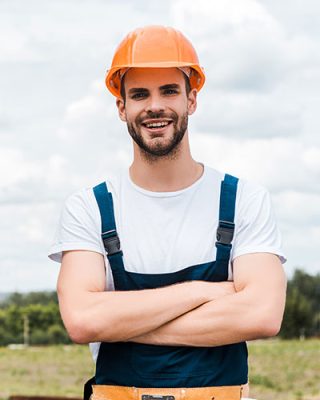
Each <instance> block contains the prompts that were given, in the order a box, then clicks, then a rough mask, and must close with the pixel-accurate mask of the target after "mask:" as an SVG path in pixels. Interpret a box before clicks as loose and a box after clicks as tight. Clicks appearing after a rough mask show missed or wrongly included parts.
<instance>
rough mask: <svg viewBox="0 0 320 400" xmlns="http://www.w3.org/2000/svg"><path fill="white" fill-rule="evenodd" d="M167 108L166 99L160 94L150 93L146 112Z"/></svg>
mask: <svg viewBox="0 0 320 400" xmlns="http://www.w3.org/2000/svg"><path fill="white" fill-rule="evenodd" d="M164 110H165V104H164V99H163V98H161V96H160V95H159V94H155V93H153V94H150V96H149V98H148V102H147V104H146V112H149V113H151V112H152V113H159V112H163V111H164Z"/></svg>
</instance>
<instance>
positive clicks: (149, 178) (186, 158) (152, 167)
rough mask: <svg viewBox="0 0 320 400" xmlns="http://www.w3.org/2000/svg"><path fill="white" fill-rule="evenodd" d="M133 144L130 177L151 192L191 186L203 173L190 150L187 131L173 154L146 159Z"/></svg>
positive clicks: (201, 167) (169, 190)
mask: <svg viewBox="0 0 320 400" xmlns="http://www.w3.org/2000/svg"><path fill="white" fill-rule="evenodd" d="M133 145H134V160H133V163H132V164H131V166H130V168H129V173H130V178H131V180H132V181H133V182H134V183H135V184H136V185H137V186H140V187H142V188H143V189H146V190H150V191H153V192H174V191H177V190H182V189H185V188H187V187H188V186H191V185H192V184H193V183H194V182H196V181H197V180H198V179H199V178H200V177H201V175H202V173H203V165H202V164H199V163H198V162H196V161H195V160H194V159H193V158H192V156H191V152H190V146H189V141H188V135H187V132H186V134H185V137H184V138H183V140H182V141H181V142H180V146H179V149H178V151H177V152H176V154H175V156H174V157H172V158H170V157H160V158H158V159H155V160H153V161H150V160H147V159H146V158H145V157H144V156H143V154H141V151H140V149H139V147H138V146H137V145H136V143H134V144H133Z"/></svg>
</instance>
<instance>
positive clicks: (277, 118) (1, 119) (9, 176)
mask: <svg viewBox="0 0 320 400" xmlns="http://www.w3.org/2000/svg"><path fill="white" fill-rule="evenodd" d="M319 15H320V3H319V2H318V1H316V0H304V1H302V0H301V1H299V0H290V1H289V0H282V1H278V0H264V1H263V0H224V1H223V2H222V1H220V0H197V1H196V2H195V1H190V0H183V1H180V0H171V1H169V0H162V1H157V2H154V1H148V2H147V1H145V0H138V1H125V0H119V1H109V0H90V1H89V0H77V1H76V0H55V1H49V0H29V1H28V2H25V1H23V0H20V1H19V0H0V221H1V223H0V243H1V245H0V292H9V291H31V290H54V289H55V286H56V280H57V276H58V272H59V264H58V263H55V262H53V261H51V260H49V259H48V258H47V252H48V249H49V247H50V244H51V242H52V240H53V237H54V233H55V230H56V227H57V224H58V220H59V215H60V211H61V208H62V205H63V202H64V201H65V199H66V198H67V197H68V196H69V195H70V194H71V193H73V192H75V191H77V190H79V189H81V188H82V187H87V186H93V185H95V184H96V183H98V182H100V181H101V180H103V179H105V178H106V177H107V176H108V175H109V174H112V173H114V172H115V171H117V170H121V169H125V168H127V167H128V166H129V165H130V163H131V161H132V145H131V141H130V139H129V135H128V133H127V130H126V125H125V124H124V123H123V122H121V121H120V120H119V118H118V116H117V112H116V106H115V99H114V97H113V96H112V95H111V94H110V93H109V92H108V91H107V89H106V88H105V86H104V78H105V74H106V71H107V69H108V68H109V67H110V64H111V59H112V56H113V53H114V51H115V49H116V47H117V45H118V43H119V42H120V41H121V40H122V39H123V37H124V36H125V35H126V34H127V33H128V32H129V31H130V30H133V29H135V28H137V27H139V26H145V25H150V24H161V25H168V26H173V27H175V28H177V29H179V30H181V31H182V32H183V33H184V34H185V35H186V36H187V37H188V38H189V39H190V40H191V42H192V43H193V45H194V47H195V48H196V50H197V53H198V56H199V59H200V64H201V65H202V66H203V68H204V71H205V73H206V83H205V86H204V88H203V89H202V90H201V92H200V93H199V96H198V109H197V111H196V113H195V114H194V115H193V116H192V117H191V118H190V125H189V132H190V143H191V150H192V154H193V157H194V158H195V159H196V160H197V161H201V162H203V163H205V164H207V165H209V166H211V167H213V168H216V169H218V170H221V171H224V172H228V173H231V174H233V175H236V176H238V177H240V178H244V179H247V180H251V181H253V182H256V183H258V184H261V185H263V186H265V187H266V188H267V189H268V190H269V191H270V193H271V196H272V201H273V205H274V209H275V214H276V216H277V220H278V225H279V228H280V230H281V233H282V237H283V249H284V252H285V254H286V255H287V258H288V261H287V263H286V264H285V270H286V272H287V274H288V276H291V275H292V273H293V271H294V269H295V268H298V267H299V268H303V269H305V270H306V271H307V272H308V273H312V274H315V273H318V272H320V262H319V261H318V254H317V251H318V250H319V244H320V207H319V204H320V183H319V182H320V135H319V133H320V119H319V104H320V103H319V93H320V48H319V47H320V46H319V43H320V25H319V20H318V16H319Z"/></svg>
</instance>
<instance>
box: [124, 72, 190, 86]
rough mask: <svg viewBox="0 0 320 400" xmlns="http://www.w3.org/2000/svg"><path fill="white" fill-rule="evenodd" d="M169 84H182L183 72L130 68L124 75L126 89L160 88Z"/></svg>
mask: <svg viewBox="0 0 320 400" xmlns="http://www.w3.org/2000/svg"><path fill="white" fill-rule="evenodd" d="M171 83H175V84H178V85H183V84H184V77H183V72H182V71H180V70H179V69H178V68H130V69H129V70H128V71H127V72H126V74H125V86H126V89H129V88H133V87H139V88H151V87H160V86H163V85H167V84H171Z"/></svg>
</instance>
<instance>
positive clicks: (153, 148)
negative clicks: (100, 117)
mask: <svg viewBox="0 0 320 400" xmlns="http://www.w3.org/2000/svg"><path fill="white" fill-rule="evenodd" d="M123 84H124V85H125V94H126V97H125V101H124V100H123V99H118V100H117V106H118V109H119V115H120V118H121V119H122V120H123V121H125V122H126V123H127V127H128V131H129V133H130V135H131V137H132V139H133V140H134V142H135V143H136V145H137V146H138V148H139V150H140V152H141V153H142V155H143V156H144V157H145V158H147V159H148V160H155V159H159V158H161V157H175V156H176V155H177V152H178V151H179V148H180V145H181V142H182V140H183V138H184V136H185V133H186V131H187V128H188V115H191V114H192V113H193V112H194V111H195V109H196V90H195V89H193V90H191V91H190V92H189V94H187V93H186V85H185V79H184V76H183V72H181V71H180V70H178V69H177V68H131V69H129V71H128V72H127V73H126V75H125V78H124V83H123Z"/></svg>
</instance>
